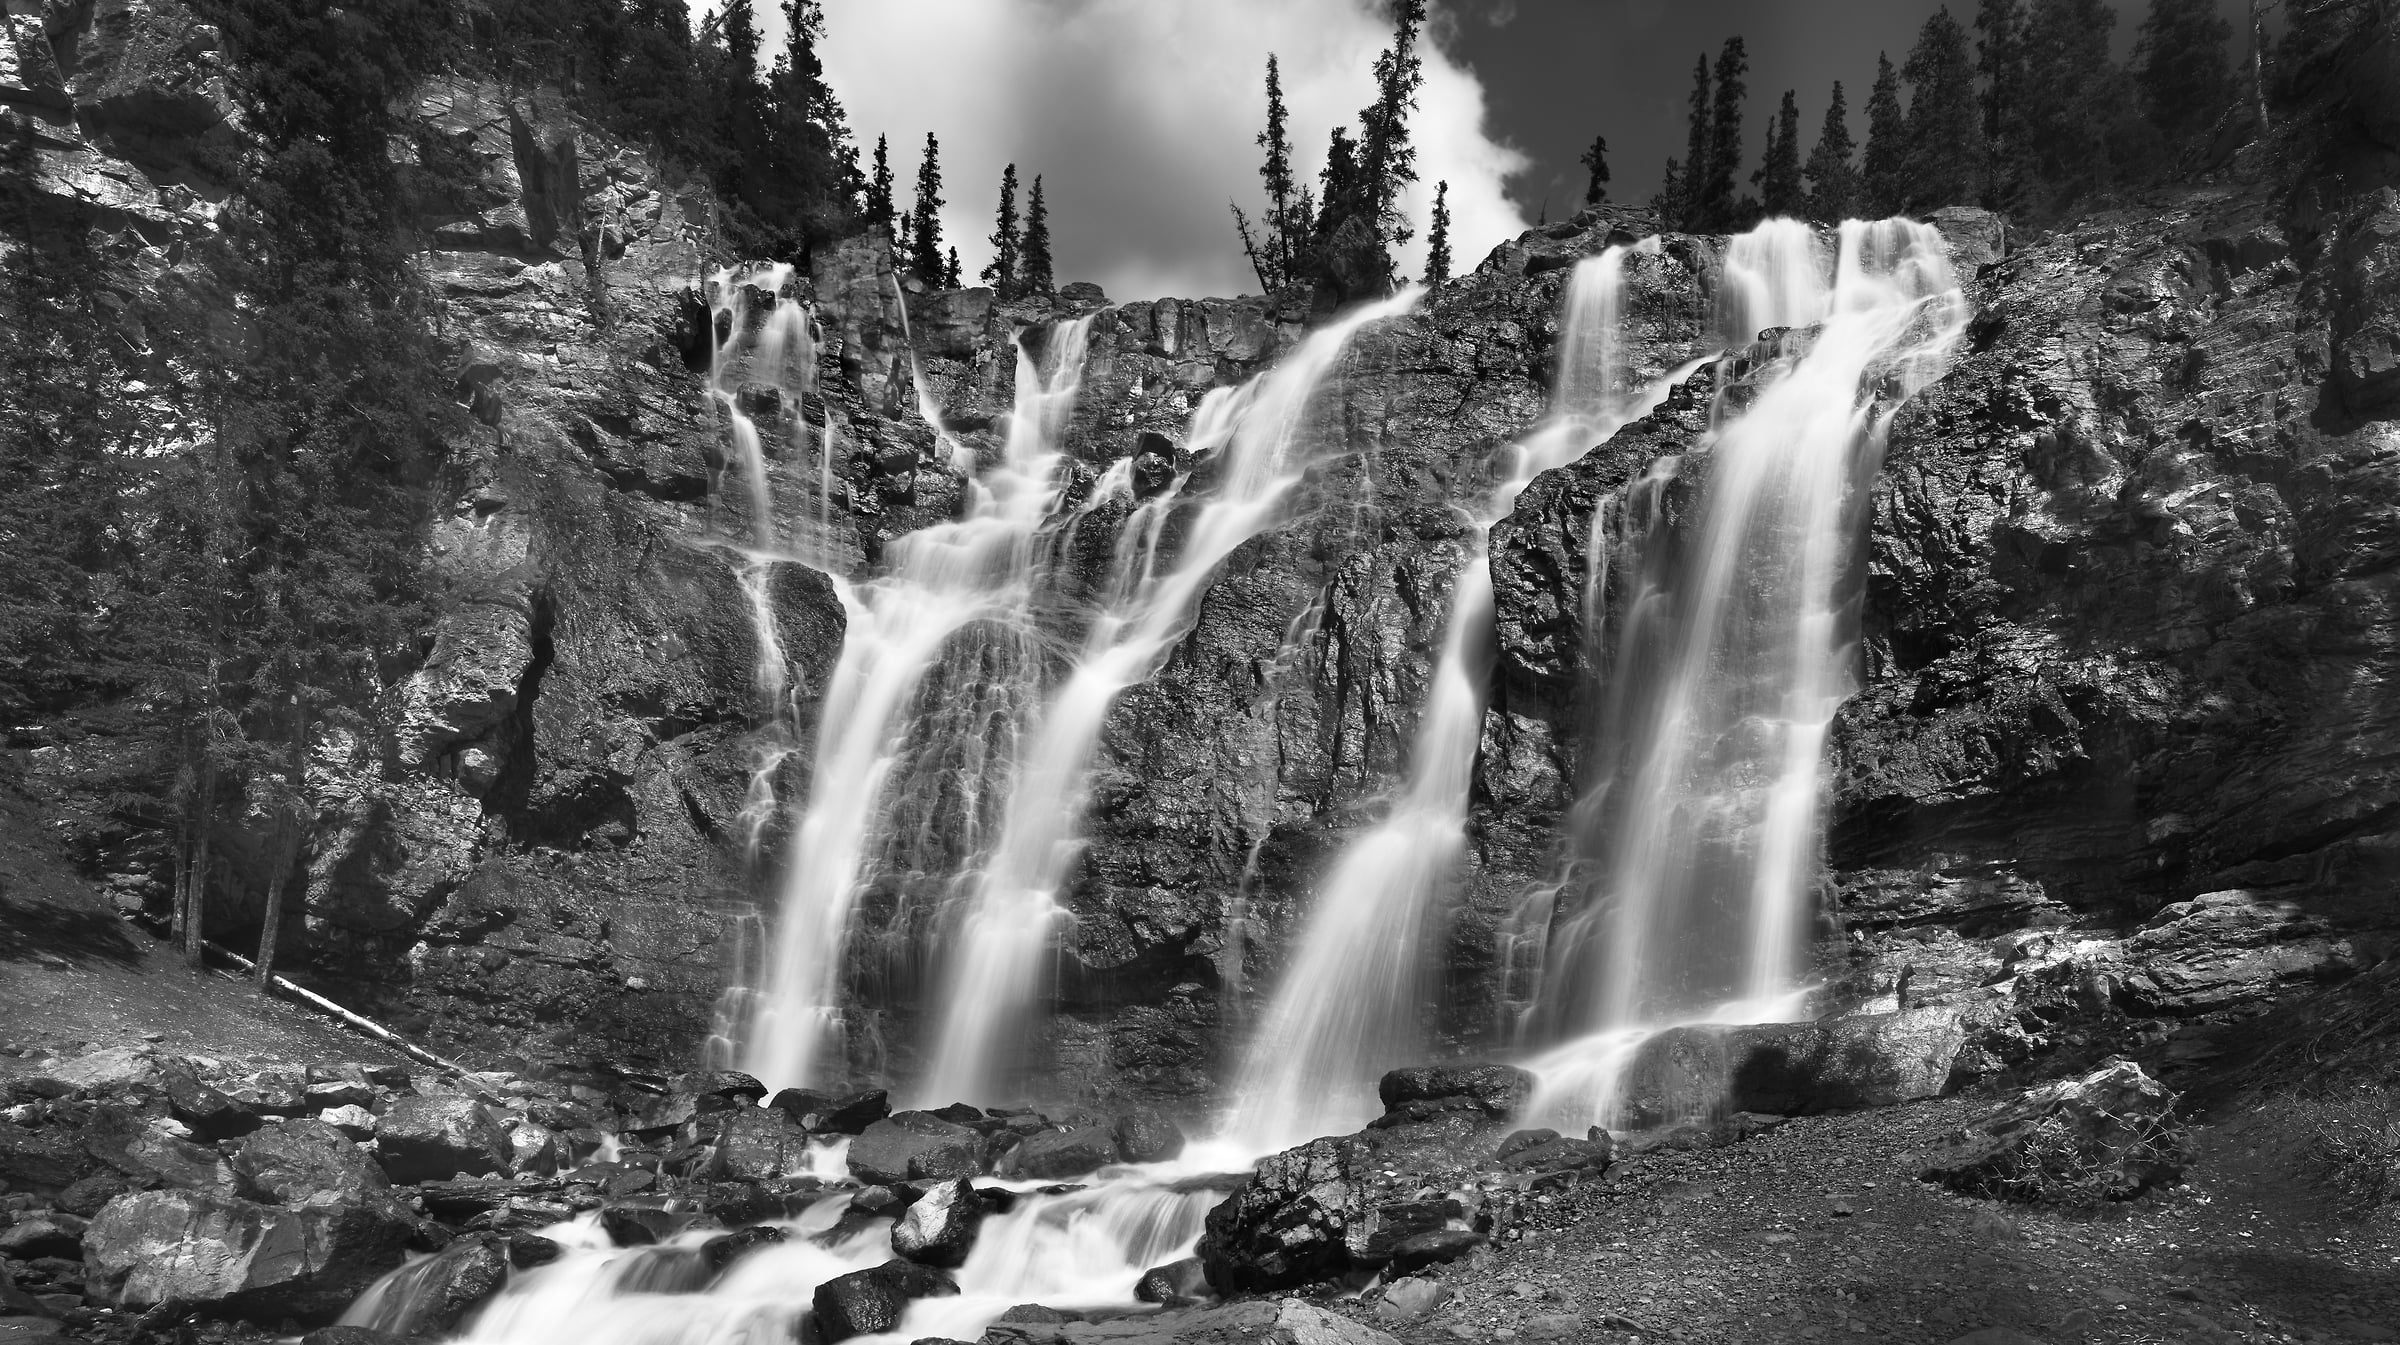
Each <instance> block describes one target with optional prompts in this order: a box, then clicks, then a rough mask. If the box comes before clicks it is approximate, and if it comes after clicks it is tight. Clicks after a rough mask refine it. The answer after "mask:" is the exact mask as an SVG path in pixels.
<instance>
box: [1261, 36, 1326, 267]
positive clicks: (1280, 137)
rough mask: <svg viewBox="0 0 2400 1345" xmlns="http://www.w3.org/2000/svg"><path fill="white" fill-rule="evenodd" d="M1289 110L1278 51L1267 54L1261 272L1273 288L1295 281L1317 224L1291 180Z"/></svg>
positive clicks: (1263, 141)
mask: <svg viewBox="0 0 2400 1345" xmlns="http://www.w3.org/2000/svg"><path fill="white" fill-rule="evenodd" d="M1286 116H1287V114H1286V112H1285V110H1284V106H1283V75H1282V72H1281V71H1280V70H1279V69H1277V67H1276V63H1275V54H1274V53H1273V52H1269V53H1268V54H1267V128H1266V129H1265V130H1263V131H1261V132H1259V133H1258V147H1259V148H1260V149H1263V150H1265V151H1266V158H1265V159H1264V160H1263V161H1262V162H1260V164H1259V166H1258V176H1259V179H1260V180H1261V182H1263V183H1264V184H1265V186H1266V189H1267V216H1266V234H1267V238H1266V243H1265V250H1266V261H1267V265H1266V267H1265V269H1264V270H1263V271H1262V272H1261V274H1262V276H1263V277H1264V278H1265V279H1266V281H1267V288H1268V289H1269V290H1270V291H1273V290H1276V289H1280V288H1282V287H1283V286H1285V285H1289V284H1291V283H1292V281H1293V279H1294V278H1295V276H1296V274H1297V271H1298V268H1299V259H1300V254H1301V252H1302V251H1303V250H1304V249H1305V248H1306V247H1307V246H1308V236H1309V232H1310V231H1311V230H1312V229H1313V228H1314V227H1315V226H1316V221H1315V220H1314V219H1313V218H1311V217H1310V212H1309V210H1308V208H1307V207H1306V206H1304V205H1301V204H1300V202H1299V201H1298V200H1297V199H1295V187H1294V185H1293V182H1292V142H1291V139H1290V137H1289V136H1288V135H1287V134H1286V131H1285V121H1286Z"/></svg>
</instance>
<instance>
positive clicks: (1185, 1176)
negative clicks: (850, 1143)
mask: <svg viewBox="0 0 2400 1345" xmlns="http://www.w3.org/2000/svg"><path fill="white" fill-rule="evenodd" d="M1250 1157H1251V1156H1249V1155H1235V1154H1231V1153H1228V1152H1225V1151H1223V1150H1219V1149H1211V1148H1208V1147H1206V1146H1195V1147H1194V1149H1193V1150H1192V1151H1191V1152H1190V1153H1189V1154H1187V1155H1186V1156H1185V1157H1184V1158H1182V1159H1179V1160H1176V1161H1174V1162H1170V1163H1158V1164H1147V1165H1140V1166H1126V1167H1118V1168H1110V1169H1107V1170H1104V1171H1102V1172H1101V1173H1099V1174H1097V1175H1095V1176H1094V1177H1093V1178H1092V1179H1091V1181H1090V1184H1089V1185H1087V1186H1086V1187H1084V1188H1083V1189H1081V1190H1076V1191H1070V1192H1066V1193H1064V1194H1044V1193H1042V1192H1040V1191H1038V1190H1035V1189H1032V1188H1033V1184H1032V1183H1008V1182H993V1183H986V1184H985V1185H986V1186H987V1189H988V1187H992V1186H998V1187H1005V1188H1009V1189H1011V1190H1013V1191H1015V1193H1016V1203H1015V1205H1014V1207H1013V1208H1012V1209H1010V1210H1009V1211H1008V1212H1007V1213H1006V1214H995V1215H992V1216H990V1217H988V1218H987V1219H986V1220H985V1221H984V1224H983V1226H982V1229H981V1231H980V1232H979V1234H978V1236H977V1238H976V1241H975V1248H974V1250H973V1252H972V1253H970V1254H969V1256H968V1258H967V1262H966V1264H965V1265H963V1266H961V1267H960V1268H959V1269H957V1270H956V1271H954V1272H952V1273H951V1274H952V1278H953V1279H954V1280H956V1282H957V1284H958V1287H959V1292H958V1293H957V1294H956V1295H955V1296H946V1297H940V1298H926V1299H920V1300H918V1301H916V1302H915V1303H913V1304H911V1305H910V1306H909V1308H908V1310H907V1313H906V1315H905V1316H904V1317H903V1318H902V1320H901V1321H900V1323H899V1325H898V1329H896V1330H894V1331H892V1332H888V1333H884V1334H878V1335H867V1336H858V1337H853V1338H852V1339H854V1340H859V1341H864V1342H867V1345H879V1343H884V1342H888V1343H889V1345H905V1342H908V1341H913V1340H917V1339H920V1338H923V1337H927V1336H947V1337H953V1338H959V1339H967V1340H972V1339H974V1338H976V1337H977V1336H979V1335H981V1334H982V1332H983V1329H984V1328H985V1327H986V1326H988V1325H989V1324H990V1323H991V1322H992V1321H993V1320H994V1319H995V1318H997V1317H998V1316H999V1315H1000V1314H1001V1313H1003V1312H1006V1311H1007V1310H1008V1309H1009V1308H1011V1307H1013V1306H1015V1305H1017V1304H1019V1303H1043V1304H1047V1305H1050V1306H1054V1307H1062V1308H1102V1307H1118V1308H1132V1307H1135V1306H1137V1305H1136V1303H1135V1301H1134V1297H1133V1290H1134V1285H1135V1283H1136V1282H1137V1281H1139V1280H1140V1278H1141V1276H1142V1274H1143V1272H1144V1271H1146V1270H1149V1269H1150V1268H1151V1267H1154V1266H1159V1265H1164V1264H1166V1263H1168V1262H1171V1261H1176V1260H1179V1259H1181V1258H1183V1257H1185V1256H1189V1255H1190V1254H1191V1253H1192V1250H1193V1247H1194V1246H1195V1245H1196V1244H1197V1243H1198V1241H1199V1238H1200V1233H1201V1229H1202V1225H1203V1222H1204V1220H1205V1218H1206V1216H1207V1213H1208V1210H1209V1208H1210V1207H1211V1206H1212V1205H1214V1204H1215V1203H1216V1202H1217V1201H1218V1200H1220V1199H1222V1198H1223V1190H1222V1189H1221V1185H1222V1184H1221V1183H1200V1182H1195V1181H1194V1180H1193V1179H1194V1178H1199V1177H1203V1176H1205V1175H1206V1174H1210V1173H1217V1172H1223V1171H1227V1170H1229V1169H1231V1168H1233V1167H1246V1166H1248V1163H1249V1161H1250ZM1212 1164H1213V1165H1212ZM849 1201H850V1197H849V1196H848V1195H846V1194H835V1195H829V1196H826V1197H825V1198H824V1199H822V1200H820V1201H818V1202H817V1203H816V1204H814V1205H812V1206H811V1207H810V1208H809V1209H808V1210H807V1211H806V1212H805V1213H804V1214H802V1215H801V1216H800V1217H798V1218H796V1219H790V1220H783V1221H777V1222H776V1223H775V1224H774V1226H775V1227H778V1228H780V1229H782V1230H783V1233H784V1239H783V1241H781V1242H776V1243H766V1244H761V1245H759V1246H757V1247H755V1248H753V1249H751V1250H748V1251H746V1252H744V1253H743V1254H742V1255H741V1257H740V1258H739V1259H738V1260H736V1261H735V1262H734V1263H733V1264H732V1265H731V1266H729V1267H727V1268H726V1269H725V1270H724V1271H723V1272H722V1273H721V1274H720V1273H718V1272H716V1271H715V1270H714V1269H713V1268H712V1267H711V1266H710V1265H709V1263H708V1260H707V1258H706V1256H705V1255H704V1254H703V1253H702V1251H701V1247H702V1246H703V1245H704V1244H705V1243H706V1242H707V1241H708V1240H709V1239H710V1238H713V1237H716V1236H719V1235H721V1234H722V1233H723V1232H724V1230H723V1229H721V1228H714V1227H709V1228H702V1229H694V1230H692V1231H689V1232H685V1233H681V1234H677V1235H674V1236H672V1237H670V1238H668V1239H666V1240H665V1241H663V1242H661V1243H659V1244H657V1245H654V1246H646V1247H618V1246H615V1245H613V1244H612V1243H611V1242H610V1240H609V1237H608V1234H607V1233H606V1232H605V1231H604V1230H603V1229H602V1228H601V1227H600V1224H599V1220H598V1217H597V1216H596V1215H592V1214H585V1215H579V1216H577V1217H575V1218H573V1219H571V1220H568V1221H566V1222H563V1223H558V1224H553V1225H550V1226H549V1227H546V1228H544V1229H542V1230H541V1233H542V1236H544V1237H546V1238H549V1239H551V1240H552V1241H554V1242H557V1243H558V1244H560V1246H561V1248H562V1249H563V1250H562V1252H561V1254H560V1256H559V1257H558V1259H557V1260H555V1261H553V1262H551V1263H550V1264H548V1265H545V1266H540V1267H536V1268H533V1269H529V1270H520V1271H517V1272H516V1273H514V1274H512V1275H511V1276H510V1277H509V1281H508V1284H507V1287H506V1288H504V1289H503V1290H502V1291H501V1292H500V1294H499V1295H498V1296H497V1297H495V1298H494V1299H493V1300H492V1301H491V1302H490V1303H489V1304H488V1305H486V1306H485V1307H484V1308H483V1309H482V1310H481V1312H480V1313H479V1314H478V1315H477V1316H476V1318H475V1319H474V1320H473V1321H472V1322H470V1323H469V1324H468V1327H467V1329H466V1331H465V1332H464V1333H463V1334H461V1335H459V1336H458V1337H456V1339H457V1340H458V1341H459V1342H461V1345H593V1342H595V1341H605V1342H607V1345H785V1343H786V1342H789V1341H791V1340H794V1339H804V1338H805V1337H803V1336H802V1335H801V1334H800V1333H799V1331H798V1329H797V1328H798V1326H799V1323H800V1321H801V1318H802V1317H803V1316H804V1315H805V1314H806V1313H808V1312H809V1311H810V1309H811V1304H812V1300H813V1297H814V1295H815V1291H816V1289H817V1287H818V1286H819V1285H821V1284H823V1283H825V1282H826V1281H828V1280H831V1279H834V1278H835V1277H837V1276H841V1275H847V1274H849V1273H851V1272H853V1271H858V1270H866V1269H870V1268H872V1267H875V1266H879V1265H882V1264H883V1263H884V1262H886V1261H888V1260H890V1259H891V1257H892V1250H891V1228H892V1221H891V1220H889V1219H875V1220H870V1221H867V1222H865V1223H863V1224H860V1225H858V1226H857V1227H855V1228H854V1229H852V1230H851V1231H849V1232H847V1233H843V1234H840V1235H839V1236H837V1235H836V1234H835V1229H836V1227H837V1224H838V1222H839V1220H840V1218H841V1216H842V1214H843V1212H844V1211H845V1210H846V1209H847V1207H848V1205H849ZM423 1264H424V1262H422V1261H420V1262H417V1263H415V1265H416V1266H422V1265H423ZM431 1287H432V1286H428V1285H425V1284H423V1283H421V1282H420V1276H419V1275H418V1273H417V1272H416V1269H415V1266H411V1267H404V1268H402V1269H401V1270H398V1271H394V1272H393V1273H392V1274H390V1275H387V1276H385V1277H384V1278H383V1279H382V1280H380V1281H378V1282H377V1283H376V1284H375V1285H374V1286H373V1287H371V1288H370V1289H368V1291H367V1292H366V1293H364V1294H362V1295H360V1296H359V1298H358V1300H357V1301H356V1302H354V1303H353V1304H352V1305H351V1306H350V1308H349V1310H348V1311H346V1312H345V1313H344V1314H343V1316H342V1322H343V1323H344V1324H345V1325H352V1326H366V1327H372V1328H376V1329H387V1328H391V1327H396V1326H400V1325H403V1324H404V1323H405V1322H406V1320H407V1315H408V1314H409V1312H410V1311H411V1309H412V1307H413V1306H414V1304H415V1301H416V1299H417V1298H419V1297H421V1296H422V1295H423V1294H424V1293H425V1292H427V1290H428V1289H429V1288H431Z"/></svg>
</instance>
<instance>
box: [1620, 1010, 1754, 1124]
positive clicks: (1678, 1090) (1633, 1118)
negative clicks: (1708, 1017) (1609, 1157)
mask: <svg viewBox="0 0 2400 1345" xmlns="http://www.w3.org/2000/svg"><path fill="white" fill-rule="evenodd" d="M1732 1077H1733V1066H1732V1063H1731V1061H1730V1060H1728V1059H1727V1056H1726V1047H1725V1034H1724V1032H1723V1030H1721V1029H1718V1028H1707V1027H1671V1028H1668V1029H1666V1030H1665V1031H1663V1032H1658V1033H1654V1034H1652V1035H1651V1036H1649V1037H1648V1038H1646V1039H1644V1040H1643V1042H1642V1043H1641V1045H1639V1046H1637V1047H1635V1048H1634V1051H1633V1057H1632V1059H1631V1060H1629V1061H1628V1062H1627V1063H1626V1065H1625V1071H1624V1074H1623V1075H1622V1077H1621V1080H1620V1082H1619V1084H1618V1090H1617V1107H1618V1112H1617V1119H1618V1120H1619V1121H1621V1122H1622V1123H1623V1124H1624V1125H1625V1126H1627V1127H1629V1128H1631V1129H1635V1130H1649V1129H1653V1128H1655V1127H1658V1126H1666V1125H1673V1124H1675V1123H1676V1122H1679V1121H1693V1120H1706V1119H1708V1118H1709V1117H1712V1116H1715V1115H1716V1114H1717V1113H1719V1112H1721V1111H1723V1110H1724V1108H1725V1105H1726V1094H1727V1092H1728V1090H1729V1089H1730V1088H1731V1087H1732Z"/></svg>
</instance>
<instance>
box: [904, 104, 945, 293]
mask: <svg viewBox="0 0 2400 1345" xmlns="http://www.w3.org/2000/svg"><path fill="white" fill-rule="evenodd" d="M941 210H942V142H941V141H939V140H936V139H935V138H934V135H933V132H931V131H927V132H926V133H925V157H924V158H923V159H922V160H921V161H919V162H918V164H917V203H916V205H915V206H914V207H912V208H911V209H910V210H909V212H908V266H909V269H910V270H912V271H914V272H916V274H917V278H918V279H919V280H922V281H924V282H925V283H926V284H928V285H938V284H940V283H941V281H942V272H943V269H944V268H943V265H942V216H941Z"/></svg>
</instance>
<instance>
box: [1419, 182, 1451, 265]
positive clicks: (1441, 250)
mask: <svg viewBox="0 0 2400 1345" xmlns="http://www.w3.org/2000/svg"><path fill="white" fill-rule="evenodd" d="M1449 278H1450V183H1449V182H1448V180H1446V179H1445V180H1444V181H1441V182H1437V183H1435V184H1434V185H1433V227H1432V228H1431V229H1429V230H1427V231H1426V234H1425V283H1426V284H1428V285H1438V284H1440V283H1441V282H1442V281H1445V280H1448V279H1449Z"/></svg>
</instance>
